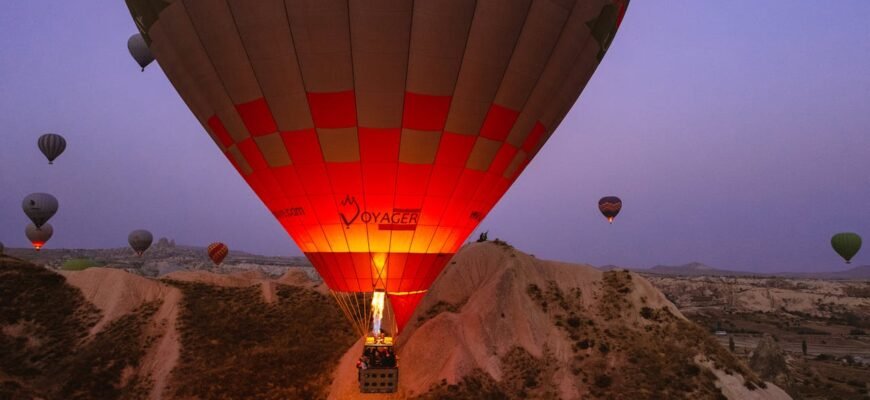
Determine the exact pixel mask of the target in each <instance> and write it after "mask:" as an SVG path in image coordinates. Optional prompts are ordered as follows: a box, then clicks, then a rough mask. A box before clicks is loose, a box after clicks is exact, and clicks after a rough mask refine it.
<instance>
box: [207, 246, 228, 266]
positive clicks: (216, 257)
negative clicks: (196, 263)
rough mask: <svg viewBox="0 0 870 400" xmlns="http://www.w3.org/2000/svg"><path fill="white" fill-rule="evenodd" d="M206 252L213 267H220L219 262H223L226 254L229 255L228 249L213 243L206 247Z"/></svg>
mask: <svg viewBox="0 0 870 400" xmlns="http://www.w3.org/2000/svg"><path fill="white" fill-rule="evenodd" d="M207 252H208V258H210V259H211V261H212V262H213V263H214V265H221V262H223V261H224V258H226V256H227V254H229V252H230V249H229V248H228V247H227V245H225V244H223V243H220V242H214V243H212V244H210V245H208V249H207Z"/></svg>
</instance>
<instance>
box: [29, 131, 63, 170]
mask: <svg viewBox="0 0 870 400" xmlns="http://www.w3.org/2000/svg"><path fill="white" fill-rule="evenodd" d="M36 144H37V145H38V146H39V150H40V151H41V152H42V154H44V155H45V158H47V159H48V163H49V164H54V159H55V158H57V157H58V156H59V155H60V154H61V153H63V151H64V150H66V139H64V138H63V136H61V135H58V134H56V133H46V134H44V135H42V136H40V137H39V140H37V141H36Z"/></svg>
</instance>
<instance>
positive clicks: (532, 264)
mask: <svg viewBox="0 0 870 400" xmlns="http://www.w3.org/2000/svg"><path fill="white" fill-rule="evenodd" d="M602 277H603V273H602V272H601V271H599V270H597V269H595V268H593V267H591V266H588V265H576V264H566V263H559V262H551V261H542V260H538V259H535V258H534V257H531V256H529V255H526V254H524V253H521V252H518V251H515V250H513V249H508V248H504V247H500V246H496V245H493V244H492V243H483V244H471V245H468V246H467V247H465V248H463V250H462V251H461V252H460V253H459V254H457V255H456V257H455V258H454V260H453V261H451V263H450V265H448V266H447V268H446V269H445V270H444V271H443V272H442V274H441V275H440V276H439V277H438V279H437V280H436V282H435V283H434V285H433V286H432V288H431V290H430V292H429V294H428V295H427V296H426V298H425V299H424V300H423V301H422V302H421V304H420V306H419V307H418V309H417V311H416V313H415V315H414V316H413V317H412V319H411V322H410V323H409V324H408V327H407V328H406V331H405V332H402V334H401V338H400V341H399V353H398V354H399V357H400V377H401V378H400V390H399V393H397V394H396V395H360V394H359V393H358V387H357V382H356V370H355V368H354V365H355V362H356V359H357V358H358V357H359V355H360V351H361V345H360V344H359V343H358V344H357V345H356V346H354V347H353V348H352V349H350V350H349V352H348V353H347V354H345V356H344V358H343V359H342V363H341V364H340V365H339V367H338V369H337V370H336V378H335V380H334V382H333V385H332V388H331V396H330V398H332V399H349V398H360V399H369V398H371V399H378V398H380V399H392V398H407V397H413V396H416V395H421V394H424V393H426V392H427V391H428V390H429V389H430V388H431V387H433V385H437V384H438V383H439V382H442V381H446V382H447V383H448V384H455V383H457V382H459V381H461V380H462V378H463V377H465V376H467V375H469V374H471V373H472V372H473V371H475V370H482V371H484V372H485V373H486V374H488V375H489V376H491V377H492V378H493V379H494V380H496V381H501V380H502V379H503V374H504V373H505V371H502V364H503V363H502V361H501V360H502V358H503V357H504V356H505V355H506V354H508V352H510V351H511V350H512V349H514V348H516V347H521V348H523V349H525V351H527V352H528V353H529V354H531V355H532V356H533V357H538V358H542V357H550V360H551V361H549V362H551V363H556V364H558V365H559V366H560V368H559V369H558V370H557V371H556V372H555V373H554V376H553V380H554V381H555V382H558V388H557V391H558V396H559V398H562V399H579V398H584V397H586V394H588V390H587V388H586V387H584V385H578V384H577V383H576V380H577V379H576V377H575V376H572V375H571V373H570V372H569V371H570V367H569V366H570V365H571V362H572V359H573V358H574V356H575V353H574V351H573V350H572V345H573V344H572V342H571V341H570V340H569V339H568V338H567V337H566V335H565V332H563V331H562V330H560V329H559V328H558V327H557V326H556V325H554V324H553V323H552V321H551V319H550V316H549V315H548V314H547V313H543V312H541V310H540V308H539V305H537V304H535V302H534V301H533V300H532V299H531V298H530V297H529V296H528V295H527V294H526V291H527V288H528V287H529V285H536V286H538V287H547V285H548V284H550V283H551V282H555V283H556V284H557V285H558V287H559V288H560V289H561V290H563V291H564V292H566V293H567V292H569V291H570V290H571V289H572V288H580V289H581V290H580V293H581V294H580V296H581V297H582V298H581V299H580V302H581V303H582V304H586V305H587V307H588V308H590V309H594V308H596V307H598V306H599V304H600V302H601V288H600V285H601V282H602ZM631 282H632V290H631V292H630V293H628V294H627V295H626V297H627V300H628V301H629V302H631V303H634V304H638V305H640V304H643V305H644V306H646V307H650V308H652V309H666V310H668V311H670V312H671V313H672V314H674V315H676V316H678V318H684V317H682V315H681V314H680V313H679V311H678V310H677V309H676V307H674V305H673V304H671V303H670V302H669V301H668V300H667V299H666V298H665V297H664V296H663V295H662V294H661V292H659V291H658V290H657V289H655V288H654V287H653V286H652V285H651V284H650V283H649V282H648V281H647V280H645V279H643V278H640V277H639V276H637V275H632V279H631ZM445 304H446V305H449V306H450V307H452V308H453V309H454V311H455V312H442V313H439V314H437V315H435V316H434V317H432V318H431V319H429V320H427V321H425V322H424V323H423V324H422V325H420V326H416V325H417V321H418V319H419V318H421V317H423V316H425V315H426V313H427V311H428V310H430V309H433V307H439V306H441V307H444V306H445ZM597 322H598V323H603V321H597ZM621 323H623V324H628V325H632V326H643V325H644V324H648V323H649V321H646V320H644V319H643V318H642V317H641V316H640V315H639V314H637V313H635V314H632V316H628V317H626V318H625V319H624V320H623V321H621ZM723 375H724V374H723ZM717 376H718V375H717ZM720 380H721V382H720V385H721V387H722V388H723V392H724V393H725V394H726V395H727V396H728V397H729V398H731V399H739V398H759V399H762V398H765V399H766V398H770V399H787V398H789V397H788V396H787V395H785V396H784V397H783V396H781V395H784V392H782V391H781V390H779V389H778V388H775V387H773V385H769V387H771V389H770V390H769V393H768V392H758V393H753V396H755V397H740V396H743V395H744V394H745V392H747V391H748V390H747V389H746V388H745V387H743V389H744V390H742V391H741V389H740V388H738V387H736V386H735V385H740V386H741V387H742V377H740V378H739V379H738V377H736V376H735V377H732V376H726V378H722V377H720Z"/></svg>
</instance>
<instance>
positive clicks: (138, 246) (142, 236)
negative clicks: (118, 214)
mask: <svg viewBox="0 0 870 400" xmlns="http://www.w3.org/2000/svg"><path fill="white" fill-rule="evenodd" d="M153 241H154V236H153V235H151V232H148V231H147V230H144V229H137V230H135V231H133V232H130V234H129V235H127V242H128V243H130V247H132V248H133V250H134V251H135V252H136V254H138V255H140V256H141V255H142V253H144V252H145V250H148V248H149V247H151V242H153Z"/></svg>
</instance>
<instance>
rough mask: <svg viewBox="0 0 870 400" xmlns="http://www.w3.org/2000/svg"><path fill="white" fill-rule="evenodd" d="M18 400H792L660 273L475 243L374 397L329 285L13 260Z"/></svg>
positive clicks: (1, 264) (10, 365) (438, 288)
mask: <svg viewBox="0 0 870 400" xmlns="http://www.w3.org/2000/svg"><path fill="white" fill-rule="evenodd" d="M0 298H2V299H3V300H4V301H3V302H0V354H3V357H2V358H0V399H5V398H11V399H31V398H45V399H54V398H64V399H76V398H80V399H93V398H99V399H146V398H147V399H160V398H164V399H187V398H203V399H206V398H257V399H287V398H291V399H293V398H300V399H303V398H304V399H310V398H314V399H316V398H327V397H329V398H335V399H351V398H365V399H378V398H419V399H463V398H465V399H519V398H541V399H576V398H615V399H620V398H624V399H635V398H668V399H679V398H687V399H689V398H690V399H725V398H731V399H785V398H788V396H787V395H785V393H784V392H782V391H781V390H779V389H778V388H777V387H775V386H773V385H772V384H768V383H765V382H763V381H762V379H760V378H759V377H758V376H756V375H755V374H753V373H752V372H750V371H749V370H748V368H747V367H746V366H745V365H744V364H743V363H741V362H739V361H738V360H737V359H735V358H734V357H733V356H732V355H731V353H729V352H728V351H727V350H725V349H724V348H723V347H722V346H720V345H719V344H718V343H717V342H716V341H715V340H714V339H712V337H710V336H709V334H708V333H707V332H706V331H705V330H704V329H702V328H700V327H699V326H697V325H695V324H694V323H692V322H690V321H688V320H686V319H685V318H684V317H683V316H682V314H680V312H679V311H678V310H677V309H676V308H675V307H674V305H673V304H671V303H670V302H669V301H667V300H666V299H665V298H664V296H663V295H662V294H661V293H660V292H659V291H658V290H656V289H655V288H653V287H652V286H651V285H650V284H649V282H647V281H646V280H645V279H644V278H642V277H640V276H638V275H635V274H633V273H630V272H626V271H608V272H601V271H599V270H596V269H595V268H592V267H589V266H583V265H572V264H564V263H558V262H551V261H543V260H538V259H536V258H534V257H532V256H529V255H526V254H524V253H522V252H519V251H516V250H514V249H513V248H511V247H510V246H508V245H507V244H505V243H503V242H498V241H496V242H487V243H478V244H472V245H469V246H467V247H466V248H464V249H463V250H462V251H461V252H460V253H459V254H458V255H457V256H456V258H455V259H454V260H453V261H452V262H451V264H450V265H449V266H448V267H447V268H446V269H445V270H444V272H443V273H442V275H441V276H440V277H439V278H438V280H437V281H436V283H435V285H434V286H433V287H432V289H431V291H430V293H429V295H428V296H427V297H426V298H425V299H424V300H423V302H422V304H421V306H420V307H419V308H418V310H417V312H416V314H415V315H414V316H413V318H412V322H411V323H409V327H408V329H407V331H406V332H403V333H402V336H401V338H400V341H399V357H400V366H401V372H400V376H401V379H400V392H399V393H397V394H395V395H391V396H380V395H366V396H361V395H359V393H358V390H357V387H356V368H355V367H354V362H355V360H356V358H357V357H359V355H360V352H361V350H360V346H361V344H360V343H359V342H357V343H356V344H354V343H353V342H354V334H353V333H352V332H351V329H350V326H349V324H348V323H347V322H345V321H344V318H343V316H342V315H341V312H340V311H339V310H338V308H337V307H336V306H335V304H334V302H333V300H332V299H331V298H330V297H329V295H328V292H327V290H326V288H325V287H323V285H322V284H320V283H318V282H316V281H312V280H310V278H309V276H308V275H307V274H306V273H304V272H303V271H302V270H299V269H297V270H292V269H291V270H290V272H288V273H287V274H285V275H284V276H282V277H280V278H273V277H269V276H266V275H263V274H261V273H256V272H245V273H233V274H214V273H211V272H205V271H179V272H174V273H170V274H168V275H165V276H163V277H161V278H160V279H152V278H146V277H142V276H138V275H134V274H130V273H127V272H125V271H123V270H119V269H111V268H89V269H86V270H84V271H76V272H71V271H64V272H62V274H59V273H57V272H53V271H52V270H50V269H46V268H44V267H40V266H36V265H33V264H30V263H27V262H23V261H20V260H17V259H13V258H10V257H3V258H0Z"/></svg>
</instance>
